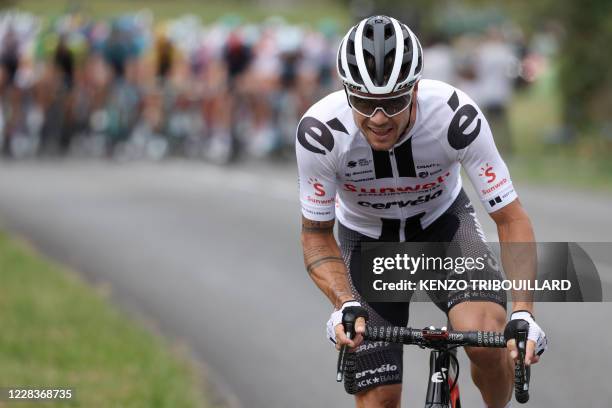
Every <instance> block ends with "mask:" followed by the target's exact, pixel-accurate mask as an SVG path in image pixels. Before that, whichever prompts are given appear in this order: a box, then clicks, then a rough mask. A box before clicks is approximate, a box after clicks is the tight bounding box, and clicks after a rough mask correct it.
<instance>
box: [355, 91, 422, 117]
mask: <svg viewBox="0 0 612 408" xmlns="http://www.w3.org/2000/svg"><path fill="white" fill-rule="evenodd" d="M344 90H345V92H346V97H347V99H348V103H349V106H350V107H351V108H352V109H354V110H355V111H357V112H358V113H359V114H361V115H363V116H367V117H369V118H371V117H372V116H374V114H375V113H376V111H377V110H379V109H380V110H382V111H383V113H384V114H385V115H387V116H388V117H392V116H395V115H399V114H400V113H402V112H403V111H405V110H406V109H408V106H410V102H412V92H413V90H414V88H413V89H411V90H410V91H408V92H406V93H403V94H400V95H395V96H388V97H385V98H380V97H374V96H363V95H357V94H355V93H352V92H351V91H349V90H348V89H347V88H346V87H345V88H344Z"/></svg>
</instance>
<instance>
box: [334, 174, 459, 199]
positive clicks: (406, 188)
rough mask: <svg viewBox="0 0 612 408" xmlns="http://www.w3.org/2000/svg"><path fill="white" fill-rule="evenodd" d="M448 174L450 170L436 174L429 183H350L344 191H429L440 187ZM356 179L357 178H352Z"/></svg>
mask: <svg viewBox="0 0 612 408" xmlns="http://www.w3.org/2000/svg"><path fill="white" fill-rule="evenodd" d="M448 176H450V172H447V173H446V174H444V175H441V176H438V177H437V178H436V179H435V180H434V181H431V182H429V183H419V184H415V185H412V186H397V187H357V186H356V185H354V184H351V183H345V184H344V191H348V192H351V193H358V194H364V195H374V196H376V195H384V194H390V193H395V194H397V193H416V192H419V191H429V190H432V189H434V188H437V187H440V186H441V185H442V184H443V183H444V181H446V178H447V177H448ZM353 181H354V182H355V181H358V180H353Z"/></svg>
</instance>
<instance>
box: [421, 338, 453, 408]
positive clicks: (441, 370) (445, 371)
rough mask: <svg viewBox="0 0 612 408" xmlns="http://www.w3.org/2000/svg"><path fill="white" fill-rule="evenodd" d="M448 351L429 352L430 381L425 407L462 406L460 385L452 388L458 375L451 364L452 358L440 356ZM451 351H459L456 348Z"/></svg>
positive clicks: (448, 407) (447, 407) (446, 407)
mask: <svg viewBox="0 0 612 408" xmlns="http://www.w3.org/2000/svg"><path fill="white" fill-rule="evenodd" d="M443 353H448V352H447V351H441V350H432V351H431V353H430V354H429V381H428V382H427V396H426V398H425V408H461V402H460V401H459V385H458V384H456V385H455V387H454V388H453V389H452V390H450V392H449V389H450V387H451V385H453V382H454V381H455V378H456V377H457V373H456V372H455V367H453V366H452V365H451V364H450V358H440V356H441V355H442V354H443ZM450 353H454V354H456V353H457V350H456V349H453V350H450Z"/></svg>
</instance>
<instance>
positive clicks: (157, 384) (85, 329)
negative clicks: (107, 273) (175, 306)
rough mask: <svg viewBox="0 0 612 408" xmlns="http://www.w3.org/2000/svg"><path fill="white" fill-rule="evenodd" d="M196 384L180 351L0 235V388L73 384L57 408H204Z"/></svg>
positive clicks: (70, 275) (197, 380)
mask: <svg viewBox="0 0 612 408" xmlns="http://www.w3.org/2000/svg"><path fill="white" fill-rule="evenodd" d="M201 383H202V381H201V379H200V378H199V377H198V375H197V373H196V371H195V370H194V369H193V368H192V367H191V366H190V365H189V364H188V363H187V362H186V359H185V358H184V357H182V356H181V353H180V352H179V351H178V350H171V349H170V348H168V345H167V344H165V343H164V342H163V340H161V339H160V338H158V337H157V336H154V335H152V334H150V333H148V332H146V331H145V330H144V329H143V328H140V327H138V326H137V325H135V324H134V323H133V322H132V321H130V320H128V319H126V318H125V317H123V316H122V315H121V314H120V313H119V311H118V310H116V309H115V308H113V307H111V306H109V305H108V304H107V303H106V302H105V301H104V299H103V298H102V297H101V296H100V295H98V294H97V293H95V291H94V290H92V289H91V288H89V287H88V286H87V285H85V284H84V283H83V282H81V281H80V280H79V279H78V278H77V276H76V275H75V274H74V273H70V272H66V271H62V270H60V269H59V268H58V267H57V266H54V265H52V264H50V263H49V262H48V261H45V260H43V259H41V258H40V257H38V256H36V255H34V254H33V253H32V251H30V250H28V248H27V247H26V246H25V245H23V244H21V243H18V242H15V241H13V240H11V239H9V238H8V237H7V236H6V235H5V234H2V233H0V387H12V386H21V387H24V386H25V387H70V388H73V389H74V390H75V394H76V400H75V401H74V402H73V403H70V404H63V405H61V406H75V407H76V406H79V407H88V408H89V407H206V406H208V405H207V404H206V403H205V401H204V396H203V394H202V392H201V391H200V389H201ZM2 404H3V403H2V402H0V407H2V406H3V405H2ZM13 405H14V406H17V405H19V407H23V408H26V407H33V406H40V404H38V405H36V404H29V403H25V402H23V403H19V404H11V405H10V406H13ZM54 405H55V404H51V403H49V404H45V406H47V407H52V406H54ZM57 405H60V404H57Z"/></svg>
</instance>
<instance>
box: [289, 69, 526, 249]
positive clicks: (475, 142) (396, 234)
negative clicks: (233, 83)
mask: <svg viewBox="0 0 612 408" xmlns="http://www.w3.org/2000/svg"><path fill="white" fill-rule="evenodd" d="M416 104H417V106H416V120H415V122H414V125H413V126H412V128H411V129H410V131H409V132H408V133H407V134H404V135H402V137H401V138H400V139H399V141H398V143H397V144H396V145H395V146H394V147H393V149H391V150H389V151H374V150H373V149H372V148H371V147H370V145H369V144H368V142H367V140H366V139H365V137H364V136H363V134H362V133H361V131H360V129H359V128H358V127H357V125H356V124H355V122H354V120H353V113H352V110H351V108H350V106H349V105H348V102H347V100H346V96H345V94H344V91H338V92H334V93H332V94H330V95H328V96H326V97H325V98H323V99H321V100H320V101H319V102H317V103H316V104H314V105H313V106H312V107H311V108H310V109H309V110H308V111H307V112H306V113H305V114H304V116H303V117H302V119H301V121H300V124H299V125H298V129H297V141H296V155H297V162H298V172H299V187H300V201H301V205H302V214H303V215H304V217H306V218H308V219H310V220H313V221H328V220H332V219H334V217H337V218H338V220H339V221H340V222H341V223H342V224H344V225H345V226H346V227H348V228H350V229H352V230H355V231H358V232H360V233H362V234H364V235H367V236H369V237H372V238H379V239H382V238H388V239H389V240H399V241H403V240H405V237H406V233H407V232H409V231H406V229H407V228H414V227H415V225H418V224H415V223H420V226H418V227H420V228H426V227H427V226H429V225H430V224H431V223H432V222H433V221H435V220H436V218H438V217H439V216H440V215H442V214H443V213H444V212H445V211H446V210H447V209H448V208H449V206H450V205H451V204H452V203H453V201H454V200H455V198H456V197H457V195H458V194H459V192H460V191H461V188H462V184H461V176H460V169H461V165H463V168H464V169H465V171H466V173H467V175H468V177H469V178H470V180H471V182H472V184H473V185H474V187H475V188H476V191H477V192H478V194H479V195H480V199H481V201H482V202H483V205H484V206H485V208H486V209H487V211H488V212H493V211H496V210H498V209H500V208H502V207H504V206H505V205H507V204H509V203H510V202H512V201H513V200H514V199H515V198H516V197H517V195H516V192H515V191H514V188H513V186H512V181H511V179H510V174H509V173H508V168H507V167H506V164H505V163H504V161H503V160H502V158H501V157H500V155H499V153H498V151H497V148H496V147H495V142H494V141H493V136H492V135H491V129H490V128H489V125H488V123H487V121H486V119H485V118H484V116H483V114H482V112H481V111H480V109H479V108H478V107H477V106H476V104H475V103H474V102H473V101H472V99H470V97H468V96H467V95H466V94H465V93H463V92H462V91H460V90H458V89H456V88H454V87H453V86H451V85H448V84H446V83H444V82H440V81H434V80H421V81H420V82H419V90H418V96H417V98H416Z"/></svg>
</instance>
